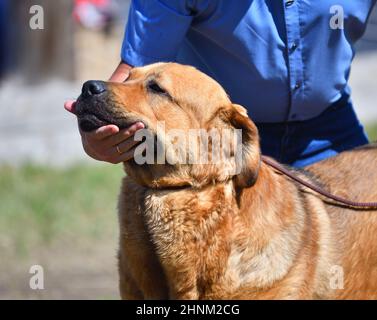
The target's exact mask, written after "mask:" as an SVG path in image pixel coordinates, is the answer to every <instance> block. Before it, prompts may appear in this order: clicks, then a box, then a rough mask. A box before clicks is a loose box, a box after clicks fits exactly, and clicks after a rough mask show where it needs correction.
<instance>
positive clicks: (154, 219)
mask: <svg viewBox="0 0 377 320" xmlns="http://www.w3.org/2000/svg"><path fill="white" fill-rule="evenodd" d="M294 193H297V188H296V186H295V185H294V184H293V183H292V182H290V181H289V180H287V179H285V178H284V177H282V176H281V175H279V174H277V173H275V172H274V171H273V170H272V169H270V168H269V167H268V166H266V165H264V164H263V165H262V166H261V169H260V172H259V177H258V179H257V181H256V183H255V185H254V186H253V187H251V188H247V189H243V190H242V191H239V192H238V193H237V190H236V189H235V187H234V184H233V182H232V181H228V182H224V183H216V184H213V185H207V186H205V187H202V188H200V189H199V188H184V189H176V190H172V189H164V190H158V189H152V188H149V189H146V194H145V208H146V210H145V211H144V212H145V222H146V226H147V228H148V231H149V233H150V236H151V238H152V241H153V242H154V243H155V244H156V250H157V254H158V256H159V258H160V261H161V263H162V265H163V267H164V269H165V270H166V274H167V275H168V276H169V275H171V276H172V279H171V280H169V279H168V282H170V281H171V291H172V293H171V294H172V296H173V297H176V298H198V297H199V296H201V297H203V296H204V295H206V294H208V292H210V291H211V288H210V286H211V284H209V283H207V280H206V279H207V277H206V273H208V272H215V270H216V273H217V274H216V275H211V276H210V277H209V278H213V276H215V278H218V279H219V281H220V282H221V281H231V282H232V283H233V284H234V286H235V288H234V289H235V290H236V287H237V286H241V285H242V284H244V283H245V282H246V283H250V284H251V285H252V286H254V287H255V288H261V287H265V286H267V285H271V284H272V283H273V282H274V281H277V280H279V279H280V278H282V277H283V276H284V275H285V274H286V273H287V272H288V270H289V268H290V267H291V265H292V263H293V259H294V257H295V256H296V254H297V251H298V250H299V243H300V239H301V237H302V233H303V228H304V219H305V217H304V213H303V208H301V207H300V205H301V204H299V203H296V202H295V200H294V197H288V198H287V194H292V195H293V194H294ZM216 257H221V258H220V259H223V260H224V261H218V260H216ZM182 270H185V272H183V271H182ZM211 270H212V271H211ZM267 274H268V275H270V276H268V277H266V275H267ZM173 275H174V276H173ZM178 275H179V276H178ZM271 275H273V276H271ZM177 279H180V280H177ZM192 281H195V286H194V287H195V288H196V289H195V290H193V291H190V292H185V293H184V292H183V291H182V290H183V289H182V288H181V287H182V286H183V287H185V286H187V285H188V282H192ZM230 294H231V293H230ZM214 298H216V297H214Z"/></svg>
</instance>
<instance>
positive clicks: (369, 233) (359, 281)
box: [307, 144, 377, 299]
mask: <svg viewBox="0 0 377 320" xmlns="http://www.w3.org/2000/svg"><path fill="white" fill-rule="evenodd" d="M307 170H308V171H310V172H312V173H313V174H314V175H315V176H316V177H317V178H318V179H319V180H320V181H321V182H322V183H323V185H324V188H325V189H326V190H328V191H330V192H331V193H333V194H336V195H338V196H341V197H343V198H346V199H349V200H353V201H358V202H376V201H377V144H370V145H368V146H364V147H361V148H357V149H354V150H352V151H347V152H343V153H341V154H339V155H338V156H336V157H333V158H329V159H327V160H324V161H321V162H319V163H316V164H314V165H312V166H310V167H308V168H307ZM324 200H325V206H326V209H327V212H328V214H329V217H330V221H331V229H332V232H333V235H334V238H335V241H336V245H337V250H338V252H339V260H338V261H337V262H336V265H334V267H333V269H332V273H333V280H334V284H333V285H334V286H335V287H336V286H339V290H336V293H335V295H334V298H338V299H342V298H346V299H347V298H348V299H350V298H352V299H376V298H377V210H359V209H348V208H345V207H343V206H339V205H334V203H333V201H331V200H329V201H327V200H326V199H324Z"/></svg>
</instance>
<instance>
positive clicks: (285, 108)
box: [177, 0, 376, 122]
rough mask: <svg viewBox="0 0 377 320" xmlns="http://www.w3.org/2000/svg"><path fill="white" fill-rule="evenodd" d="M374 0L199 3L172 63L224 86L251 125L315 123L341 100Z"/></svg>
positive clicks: (210, 0) (204, 0) (208, 0)
mask: <svg viewBox="0 0 377 320" xmlns="http://www.w3.org/2000/svg"><path fill="white" fill-rule="evenodd" d="M375 2H376V0H352V1H350V0H321V1H313V0H295V1H289V0H285V1H284V0H237V1H229V0H202V1H200V0H199V1H197V2H196V8H195V10H196V12H194V19H193V23H192V25H191V27H190V29H189V31H188V34H187V36H186V38H185V41H184V43H183V45H182V47H181V50H180V52H179V55H178V57H177V61H178V62H181V63H187V64H192V65H194V66H196V67H198V68H199V69H201V70H202V71H204V72H206V73H207V74H209V75H210V76H212V77H214V78H215V79H216V80H217V81H219V82H220V83H221V85H223V86H224V88H225V89H226V91H227V92H228V94H229V95H230V96H231V99H232V100H233V101H234V102H236V103H239V104H242V105H244V106H245V107H246V108H247V109H248V110H249V115H250V117H251V118H252V119H253V120H254V121H256V122H283V121H287V120H288V121H297V120H306V119H310V118H313V117H315V116H317V115H319V114H320V113H321V112H323V111H324V110H325V109H326V108H327V107H328V106H329V105H330V104H331V103H333V102H335V101H336V100H338V99H339V98H340V97H341V95H342V94H343V93H344V92H346V93H349V88H348V86H347V81H348V77H349V72H350V65H351V61H352V58H353V55H354V48H353V45H354V44H355V42H356V41H357V40H358V39H359V38H360V37H361V36H362V34H363V32H364V30H365V27H366V23H367V18H368V16H369V13H370V11H371V9H372V7H373V5H374V3H375Z"/></svg>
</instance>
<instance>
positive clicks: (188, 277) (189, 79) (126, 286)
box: [77, 64, 377, 299]
mask: <svg viewBox="0 0 377 320" xmlns="http://www.w3.org/2000/svg"><path fill="white" fill-rule="evenodd" d="M104 88H105V89H104V90H102V91H101V92H100V93H98V94H94V95H91V94H89V95H83V96H82V97H80V99H79V100H78V103H77V113H78V117H79V123H80V125H82V128H83V129H85V128H91V129H92V128H93V127H96V126H99V125H102V124H103V123H114V124H117V125H119V126H120V127H127V126H128V125H130V124H131V123H134V122H136V121H142V122H143V123H144V124H145V126H146V128H147V130H148V131H149V132H150V133H151V134H152V135H156V134H157V123H158V122H164V125H165V128H166V130H172V129H183V131H184V133H188V132H189V130H190V129H204V130H210V129H212V128H216V129H217V130H219V131H220V132H221V131H223V130H225V129H227V128H232V129H241V130H242V142H243V145H242V159H241V164H240V168H239V171H238V172H237V174H233V175H232V174H230V172H231V171H229V170H225V167H226V164H224V163H221V164H156V163H154V164H144V165H139V164H137V163H136V162H135V161H128V162H127V163H125V164H124V166H125V170H126V172H127V177H125V178H124V180H123V186H122V189H121V194H120V198H119V222H120V243H119V276H120V292H121V296H122V298H125V299H167V298H171V299H232V298H234V299H317V298H333V299H373V298H377V212H376V211H360V210H352V209H349V208H345V207H341V206H339V205H336V204H335V203H333V202H331V201H329V200H327V199H324V198H323V197H321V196H319V195H318V194H315V193H314V192H311V191H310V190H308V189H306V188H304V187H302V186H300V185H297V184H296V183H295V182H293V181H291V180H290V179H289V178H287V177H285V176H283V175H281V174H279V173H278V172H276V171H275V170H274V169H272V168H270V167H268V166H267V165H265V164H263V163H261V161H260V151H259V142H258V140H259V138H258V132H257V129H256V127H255V125H254V124H253V123H252V121H251V120H250V119H249V118H248V117H247V115H246V112H245V110H244V109H243V108H242V107H241V106H238V105H235V104H232V103H231V101H230V100H229V98H228V97H227V95H226V93H225V92H224V90H223V89H222V88H221V87H220V86H219V85H218V84H217V83H216V82H215V81H214V80H212V79H210V78H209V77H207V76H205V75H204V74H202V73H200V72H199V71H197V70H195V69H194V68H191V67H187V66H181V65H178V64H155V65H151V66H147V67H143V68H135V69H133V70H132V71H131V75H130V77H129V79H127V81H126V82H125V83H122V84H116V83H106V84H104ZM182 148H183V152H184V153H187V154H195V152H196V150H192V149H190V145H186V146H184V147H182ZM181 151H182V150H181ZM297 174H299V175H301V176H302V177H303V178H305V179H307V180H312V181H315V183H319V184H321V185H322V186H323V187H324V188H326V189H327V190H329V191H331V192H333V193H336V194H338V195H341V196H343V197H347V198H350V199H353V200H355V201H373V200H376V199H377V147H375V146H373V145H370V146H367V147H364V148H359V149H356V150H354V151H350V152H344V153H342V154H340V155H339V156H336V157H333V158H330V159H327V160H325V161H322V162H320V163H317V164H315V165H312V166H310V167H308V168H307V170H306V172H298V173H297Z"/></svg>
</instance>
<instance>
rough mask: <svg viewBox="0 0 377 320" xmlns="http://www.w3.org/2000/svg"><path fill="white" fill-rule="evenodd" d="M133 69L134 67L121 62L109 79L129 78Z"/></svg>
mask: <svg viewBox="0 0 377 320" xmlns="http://www.w3.org/2000/svg"><path fill="white" fill-rule="evenodd" d="M131 69H132V67H131V66H130V65H128V64H126V63H124V62H121V63H120V64H119V65H118V67H117V68H116V69H115V71H114V73H113V74H112V75H111V77H110V79H109V80H110V81H114V82H123V81H125V80H126V79H127V78H128V76H129V73H130V70H131Z"/></svg>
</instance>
